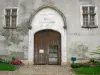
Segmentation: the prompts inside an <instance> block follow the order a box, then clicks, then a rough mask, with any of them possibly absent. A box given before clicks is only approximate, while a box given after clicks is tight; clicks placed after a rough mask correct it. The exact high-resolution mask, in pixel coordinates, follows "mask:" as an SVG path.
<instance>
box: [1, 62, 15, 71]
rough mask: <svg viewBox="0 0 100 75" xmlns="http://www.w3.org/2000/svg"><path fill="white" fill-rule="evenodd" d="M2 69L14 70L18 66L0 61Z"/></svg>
mask: <svg viewBox="0 0 100 75" xmlns="http://www.w3.org/2000/svg"><path fill="white" fill-rule="evenodd" d="M0 70H5V71H14V70H16V67H15V66H13V65H10V64H5V63H0Z"/></svg>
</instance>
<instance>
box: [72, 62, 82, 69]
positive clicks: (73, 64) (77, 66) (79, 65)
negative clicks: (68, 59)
mask: <svg viewBox="0 0 100 75" xmlns="http://www.w3.org/2000/svg"><path fill="white" fill-rule="evenodd" d="M82 66H83V63H72V64H71V67H72V68H80V67H82Z"/></svg>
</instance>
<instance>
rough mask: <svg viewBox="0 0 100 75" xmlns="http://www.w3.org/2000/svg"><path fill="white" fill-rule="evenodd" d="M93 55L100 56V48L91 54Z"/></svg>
mask: <svg viewBox="0 0 100 75" xmlns="http://www.w3.org/2000/svg"><path fill="white" fill-rule="evenodd" d="M91 55H100V46H98V47H97V48H96V51H95V52H91Z"/></svg>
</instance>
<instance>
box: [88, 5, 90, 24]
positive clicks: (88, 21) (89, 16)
mask: <svg viewBox="0 0 100 75" xmlns="http://www.w3.org/2000/svg"><path fill="white" fill-rule="evenodd" d="M88 26H90V10H89V7H88Z"/></svg>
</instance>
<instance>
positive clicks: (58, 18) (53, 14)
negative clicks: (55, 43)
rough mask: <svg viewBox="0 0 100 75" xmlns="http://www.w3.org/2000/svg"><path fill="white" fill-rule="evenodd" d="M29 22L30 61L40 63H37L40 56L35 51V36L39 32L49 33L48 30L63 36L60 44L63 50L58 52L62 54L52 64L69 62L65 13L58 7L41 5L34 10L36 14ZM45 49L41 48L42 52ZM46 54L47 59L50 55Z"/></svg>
mask: <svg viewBox="0 0 100 75" xmlns="http://www.w3.org/2000/svg"><path fill="white" fill-rule="evenodd" d="M29 23H30V30H29V49H28V60H29V62H31V63H33V64H39V63H37V61H38V58H39V57H40V56H39V57H38V58H36V55H35V53H34V52H35V51H34V49H35V47H34V46H35V45H34V44H35V38H36V37H37V36H38V33H42V34H43V35H44V34H47V33H48V31H50V32H52V33H53V34H55V33H57V34H59V37H61V38H60V40H61V41H60V42H61V43H60V44H61V45H60V46H59V47H61V49H59V50H61V52H58V53H60V54H59V55H58V57H57V62H56V63H51V64H61V65H64V64H66V62H67V31H66V27H67V26H66V25H67V24H66V19H65V16H64V14H63V13H62V12H61V11H60V10H59V9H57V8H56V7H52V6H42V7H39V8H38V9H37V10H36V11H35V12H34V14H32V15H31V18H30V22H29ZM48 29H49V30H48ZM50 29H51V30H50ZM44 32H46V33H44ZM36 35H37V36H36ZM41 37H42V36H41ZM50 37H52V36H50ZM44 38H46V37H44ZM44 41H45V40H44ZM47 41H48V40H47ZM45 48H46V47H45ZM41 49H42V48H41ZM43 50H44V49H43ZM43 50H40V54H41V52H42V53H43ZM46 50H47V48H46ZM47 51H48V50H47ZM38 52H39V51H38ZM37 55H39V54H37ZM46 56H47V57H46V58H45V59H46V60H47V58H48V56H49V55H46ZM58 58H59V59H58ZM41 59H42V58H41ZM52 60H53V59H52ZM41 62H42V61H41ZM41 64H50V63H49V62H48V63H47V62H44V63H41Z"/></svg>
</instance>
